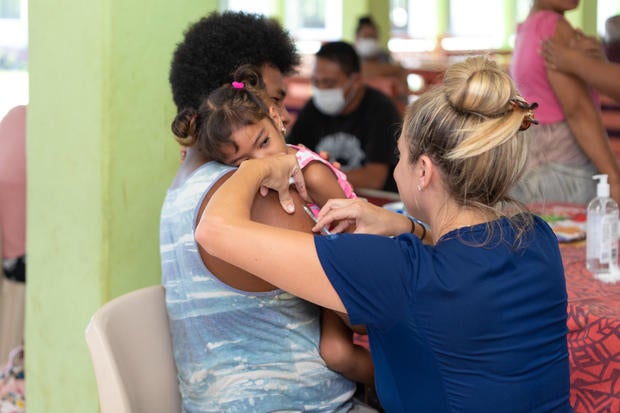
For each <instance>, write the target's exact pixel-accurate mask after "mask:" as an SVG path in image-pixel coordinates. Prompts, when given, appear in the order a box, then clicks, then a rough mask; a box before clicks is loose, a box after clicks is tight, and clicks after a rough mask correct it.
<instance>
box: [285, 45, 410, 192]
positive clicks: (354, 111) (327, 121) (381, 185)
mask: <svg viewBox="0 0 620 413" xmlns="http://www.w3.org/2000/svg"><path fill="white" fill-rule="evenodd" d="M315 56H316V60H315V63H314V67H313V69H312V86H313V96H312V98H311V99H310V100H309V101H308V102H307V103H306V104H305V105H304V107H303V108H302V109H301V111H300V112H299V115H298V117H297V120H296V121H295V123H294V124H293V128H292V129H291V132H290V134H289V135H288V137H287V141H288V143H291V144H299V143H300V144H303V145H305V146H307V147H308V148H310V149H312V150H314V151H315V152H317V153H318V152H321V151H325V152H327V153H329V156H330V161H332V162H334V161H337V162H339V163H340V165H341V167H342V171H343V172H345V173H346V175H347V179H348V180H349V182H350V183H351V185H353V187H354V188H355V189H356V190H357V189H358V188H370V189H382V190H386V191H392V192H395V191H396V184H395V182H394V178H393V176H392V172H393V170H394V167H395V165H396V162H397V159H396V155H395V148H396V138H397V135H398V132H399V130H400V123H401V116H400V113H399V112H398V109H397V108H396V106H395V104H394V102H393V101H392V99H391V98H390V97H388V96H386V95H385V94H384V93H382V92H380V91H378V90H376V89H374V88H372V87H369V86H367V85H366V84H364V82H363V80H362V75H361V73H360V70H361V69H360V60H359V57H358V55H357V53H356V52H355V49H354V48H353V46H351V45H350V44H349V43H346V42H331V43H326V44H324V45H323V46H322V47H321V48H320V49H319V51H318V52H317V53H316V55H315Z"/></svg>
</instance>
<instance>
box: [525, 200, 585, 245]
mask: <svg viewBox="0 0 620 413" xmlns="http://www.w3.org/2000/svg"><path fill="white" fill-rule="evenodd" d="M530 209H531V210H532V211H533V212H534V213H536V214H537V215H538V216H540V217H541V218H542V219H544V220H545V221H546V222H547V224H549V226H550V227H551V229H552V230H553V232H554V233H555V235H556V237H557V238H558V241H559V242H572V241H579V240H583V239H585V238H586V213H585V212H586V211H585V206H584V205H580V204H570V203H560V202H550V203H547V204H533V205H531V206H530Z"/></svg>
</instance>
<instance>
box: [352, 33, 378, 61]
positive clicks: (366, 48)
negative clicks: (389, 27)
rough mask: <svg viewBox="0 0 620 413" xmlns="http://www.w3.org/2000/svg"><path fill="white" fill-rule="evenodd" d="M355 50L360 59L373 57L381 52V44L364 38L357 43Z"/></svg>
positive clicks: (370, 38) (369, 38)
mask: <svg viewBox="0 0 620 413" xmlns="http://www.w3.org/2000/svg"><path fill="white" fill-rule="evenodd" d="M355 49H356V50H357V53H358V54H359V55H360V57H372V56H375V55H376V54H377V52H378V51H379V42H378V41H377V39H373V38H372V37H362V38H361V39H358V40H357V41H356V42H355Z"/></svg>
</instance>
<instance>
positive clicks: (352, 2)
mask: <svg viewBox="0 0 620 413" xmlns="http://www.w3.org/2000/svg"><path fill="white" fill-rule="evenodd" d="M386 1H387V2H388V3H389V1H388V0H386ZM369 3H370V0H342V39H343V40H344V41H346V42H350V43H353V42H355V29H356V28H357V19H358V18H360V17H361V16H363V15H366V14H370V5H369ZM377 24H379V23H378V22H377Z"/></svg>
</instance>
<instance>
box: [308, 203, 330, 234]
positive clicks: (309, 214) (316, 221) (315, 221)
mask: <svg viewBox="0 0 620 413" xmlns="http://www.w3.org/2000/svg"><path fill="white" fill-rule="evenodd" d="M304 211H306V214H308V216H309V217H310V218H312V220H313V221H314V223H315V224H317V223H318V222H319V221H318V220H317V219H316V217H315V216H314V214H313V213H312V211H310V208H308V207H307V206H305V205H304ZM321 231H323V232H324V233H325V234H326V235H332V233H331V232H330V231H329V230H328V229H327V227H323V228H321Z"/></svg>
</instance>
